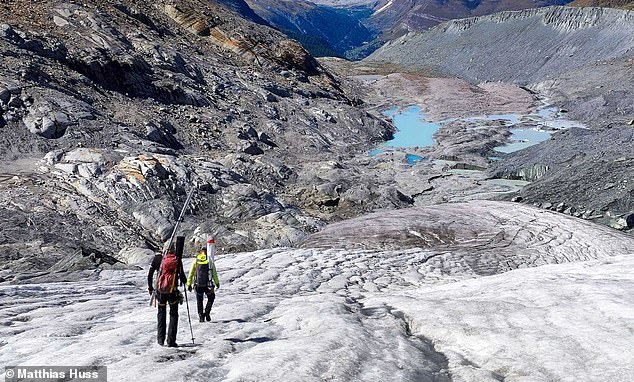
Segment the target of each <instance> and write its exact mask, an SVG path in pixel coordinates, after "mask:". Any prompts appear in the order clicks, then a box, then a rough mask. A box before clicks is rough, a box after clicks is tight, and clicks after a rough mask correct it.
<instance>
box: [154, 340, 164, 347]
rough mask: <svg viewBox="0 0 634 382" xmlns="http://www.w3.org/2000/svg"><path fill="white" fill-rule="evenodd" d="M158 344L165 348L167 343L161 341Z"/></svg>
mask: <svg viewBox="0 0 634 382" xmlns="http://www.w3.org/2000/svg"><path fill="white" fill-rule="evenodd" d="M156 342H158V344H159V345H161V346H163V345H164V344H165V341H160V340H159V341H156Z"/></svg>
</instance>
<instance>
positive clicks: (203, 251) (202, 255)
mask: <svg viewBox="0 0 634 382" xmlns="http://www.w3.org/2000/svg"><path fill="white" fill-rule="evenodd" d="M197 257H198V259H200V260H207V246H201V247H200V248H199V249H198V256H197Z"/></svg>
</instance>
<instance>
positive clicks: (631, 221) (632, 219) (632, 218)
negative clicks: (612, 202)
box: [624, 213, 634, 229]
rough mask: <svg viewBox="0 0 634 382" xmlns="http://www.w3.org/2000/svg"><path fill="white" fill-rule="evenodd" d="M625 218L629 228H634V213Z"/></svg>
mask: <svg viewBox="0 0 634 382" xmlns="http://www.w3.org/2000/svg"><path fill="white" fill-rule="evenodd" d="M624 219H625V225H626V226H627V229H632V228H634V213H630V214H627V215H625V218H624Z"/></svg>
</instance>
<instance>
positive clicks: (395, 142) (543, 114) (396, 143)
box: [370, 106, 584, 164]
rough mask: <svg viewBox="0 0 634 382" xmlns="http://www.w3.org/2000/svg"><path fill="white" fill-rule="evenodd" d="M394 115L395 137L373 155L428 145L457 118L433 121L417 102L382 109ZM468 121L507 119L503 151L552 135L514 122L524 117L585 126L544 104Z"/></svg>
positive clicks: (557, 126) (551, 124)
mask: <svg viewBox="0 0 634 382" xmlns="http://www.w3.org/2000/svg"><path fill="white" fill-rule="evenodd" d="M383 114H384V115H385V116H387V117H389V118H391V119H392V122H393V123H394V126H396V128H397V131H396V132H395V133H394V138H393V139H392V140H390V141H387V142H385V143H384V144H382V145H381V146H380V147H378V148H376V149H374V150H371V151H370V155H371V156H374V155H378V154H380V153H382V152H383V151H385V150H386V149H389V148H412V147H427V146H432V145H433V144H434V134H435V133H436V131H438V129H440V127H441V126H442V125H443V124H444V123H449V122H452V121H455V120H456V119H449V120H444V121H438V122H430V121H428V120H427V116H426V115H425V114H424V113H423V112H422V109H421V108H420V107H418V106H408V107H405V108H399V107H393V108H391V109H389V110H387V111H385V112H384V113H383ZM462 120H465V121H499V120H501V121H504V122H506V125H507V126H509V127H511V143H509V144H507V145H505V146H500V147H496V148H495V151H498V152H500V153H512V152H515V151H518V150H521V149H524V148H526V147H529V146H533V145H536V144H538V143H540V142H543V141H545V140H548V139H549V138H550V136H551V132H550V131H545V130H542V129H539V128H518V127H517V128H516V127H514V125H517V124H519V123H520V122H522V121H523V120H528V121H532V122H534V123H536V124H537V125H538V126H539V125H541V126H543V127H545V128H547V129H548V130H553V129H554V130H558V129H568V128H573V127H581V128H583V127H584V126H583V124H580V123H578V122H575V121H570V120H567V119H566V118H564V117H563V116H562V115H561V113H560V112H559V109H558V108H557V107H553V106H542V107H541V108H539V109H537V110H536V111H535V113H533V114H529V115H521V114H490V115H482V116H476V117H468V118H462ZM408 155H409V157H407V158H406V160H407V162H408V163H410V164H414V163H415V162H417V161H420V160H424V158H422V157H418V156H413V155H412V154H408Z"/></svg>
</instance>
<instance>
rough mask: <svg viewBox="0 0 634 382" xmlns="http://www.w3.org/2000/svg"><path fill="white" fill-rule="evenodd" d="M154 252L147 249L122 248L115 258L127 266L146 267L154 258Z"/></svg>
mask: <svg viewBox="0 0 634 382" xmlns="http://www.w3.org/2000/svg"><path fill="white" fill-rule="evenodd" d="M154 255H155V254H154V251H152V250H151V249H147V248H137V247H133V248H123V249H122V250H121V251H119V253H118V254H117V255H116V256H115V257H116V259H117V260H119V261H121V262H122V263H125V264H128V265H139V266H143V267H146V266H147V265H149V264H150V263H151V262H152V259H153V258H154Z"/></svg>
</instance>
